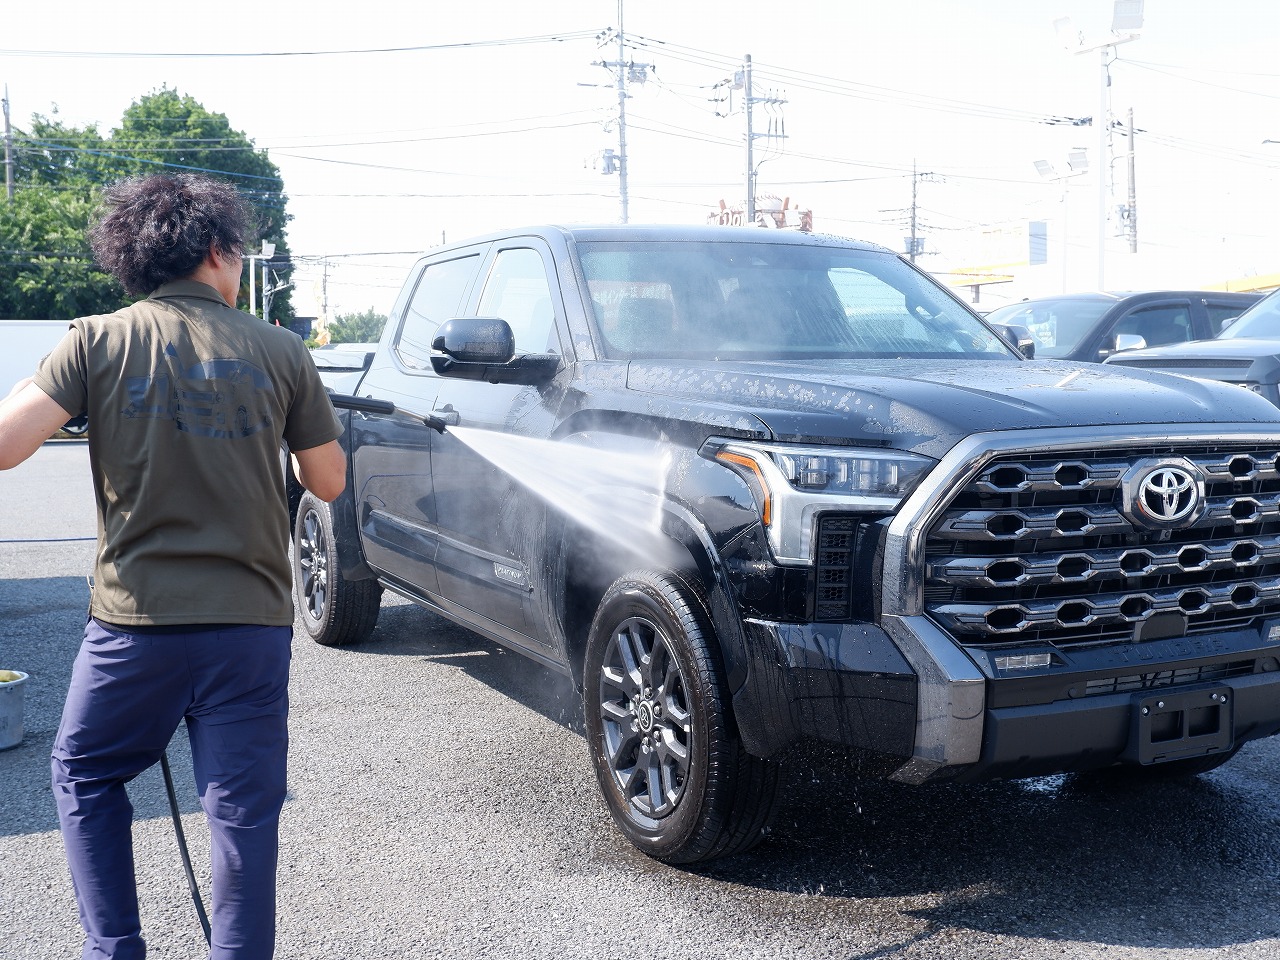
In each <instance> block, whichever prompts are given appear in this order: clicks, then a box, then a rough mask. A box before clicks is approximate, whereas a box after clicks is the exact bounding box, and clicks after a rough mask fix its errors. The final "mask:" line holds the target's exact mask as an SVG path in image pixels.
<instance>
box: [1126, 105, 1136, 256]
mask: <svg viewBox="0 0 1280 960" xmlns="http://www.w3.org/2000/svg"><path fill="white" fill-rule="evenodd" d="M1136 132H1137V131H1135V130H1134V128H1133V107H1130V108H1129V210H1128V217H1127V218H1126V220H1125V224H1126V227H1127V232H1128V234H1129V252H1130V253H1137V252H1138V186H1137V183H1136V181H1135V179H1134V178H1135V177H1136V175H1137V169H1138V167H1137V160H1136V157H1135V156H1134V155H1135V154H1136V153H1137V152H1138V141H1137V140H1136V139H1135V138H1134V134H1135V133H1136Z"/></svg>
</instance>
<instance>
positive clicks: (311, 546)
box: [298, 510, 329, 620]
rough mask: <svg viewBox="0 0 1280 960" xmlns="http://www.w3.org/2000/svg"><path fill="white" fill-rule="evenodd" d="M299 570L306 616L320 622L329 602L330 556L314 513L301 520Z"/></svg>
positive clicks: (322, 529) (308, 513) (310, 512)
mask: <svg viewBox="0 0 1280 960" xmlns="http://www.w3.org/2000/svg"><path fill="white" fill-rule="evenodd" d="M298 570H299V572H300V573H301V575H302V595H303V597H304V598H305V600H306V607H307V613H308V615H309V616H310V617H311V619H313V620H323V619H324V614H325V604H326V603H327V602H328V600H329V552H328V551H327V550H326V549H325V541H324V525H323V524H322V523H321V522H320V517H319V516H318V515H317V514H316V512H315V511H314V510H308V511H307V513H306V516H305V517H303V519H302V536H301V537H299V538H298Z"/></svg>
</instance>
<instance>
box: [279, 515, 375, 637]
mask: <svg viewBox="0 0 1280 960" xmlns="http://www.w3.org/2000/svg"><path fill="white" fill-rule="evenodd" d="M293 598H294V605H295V607H296V608H297V612H298V619H299V620H300V621H302V626H303V628H304V629H305V630H306V631H307V634H308V635H309V636H310V637H311V639H312V640H314V641H315V642H316V643H319V644H322V645H324V646H326V647H338V646H345V645H347V644H350V643H360V642H361V641H363V640H367V639H368V638H369V635H370V634H371V633H373V628H374V627H375V626H377V623H378V612H379V610H380V608H381V604H382V586H381V584H379V583H378V581H376V580H347V579H346V578H345V577H343V576H342V567H341V565H340V564H339V562H338V546H337V543H336V542H335V541H334V536H333V512H332V511H331V509H330V507H329V504H327V503H325V502H324V501H323V500H321V499H319V498H318V497H316V496H315V495H313V494H311V493H304V494H303V495H302V499H301V500H300V501H299V503H298V518H297V520H295V521H294V525H293Z"/></svg>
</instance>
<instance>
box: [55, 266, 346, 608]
mask: <svg viewBox="0 0 1280 960" xmlns="http://www.w3.org/2000/svg"><path fill="white" fill-rule="evenodd" d="M35 383H36V385H37V386H39V387H40V389H41V390H43V391H44V392H45V393H47V394H48V395H49V396H50V397H51V398H52V399H53V400H55V401H56V402H57V403H58V404H59V406H61V407H63V408H64V409H65V410H67V411H69V412H70V413H72V414H77V413H80V412H87V413H88V416H89V460H90V464H91V466H92V470H93V484H94V492H95V495H96V497H97V511H98V549H97V559H96V563H95V568H94V590H93V600H92V603H91V605H90V613H91V614H92V615H93V616H95V617H97V618H98V619H100V620H105V621H107V622H109V623H114V624H120V625H124V626H140V625H157V626H163V625H169V624H198V623H253V624H264V625H287V624H291V623H293V603H292V596H291V590H290V587H291V573H290V567H289V558H288V550H289V516H288V506H287V501H286V496H285V488H284V474H283V471H282V460H281V449H280V445H281V440H283V441H284V442H285V443H287V444H288V446H289V448H290V449H293V450H306V449H308V448H310V447H316V446H320V445H321V444H324V443H327V442H329V441H330V440H335V439H337V438H338V437H339V436H340V435H341V432H342V428H341V424H340V423H339V421H338V418H337V416H336V414H335V413H334V411H333V407H332V405H331V404H330V403H329V399H328V396H327V395H326V393H325V390H324V385H323V384H322V383H321V382H320V377H319V375H318V374H317V372H316V368H315V365H314V364H313V363H312V361H311V357H310V355H309V354H308V352H307V348H306V345H305V344H304V343H303V342H302V338H301V337H299V336H297V335H296V334H294V333H293V332H291V331H289V330H286V329H284V328H282V327H276V326H273V325H271V324H269V323H264V322H263V321H262V320H259V319H257V318H256V317H251V316H249V315H248V314H245V313H241V312H239V311H238V310H235V309H233V308H232V307H230V306H228V305H227V303H226V301H225V300H223V299H222V297H221V295H220V294H219V293H218V292H217V291H216V290H214V289H213V288H212V287H210V286H208V285H206V284H203V283H197V282H195V281H191V280H181V281H177V282H174V283H169V284H165V285H164V286H162V287H160V288H159V289H158V290H156V291H155V293H153V294H152V295H151V296H150V297H149V298H147V299H146V300H142V301H139V302H138V303H135V304H133V305H132V306H129V307H126V308H124V309H123V310H119V311H117V312H116V313H112V314H107V315H102V316H92V317H81V318H80V319H78V320H75V321H72V323H71V329H70V330H69V331H68V333H67V335H66V336H65V337H64V338H63V339H62V341H61V342H60V343H59V344H58V346H57V347H56V348H55V349H54V350H53V352H52V353H51V354H50V355H49V356H48V357H46V358H45V359H44V360H43V361H41V363H40V366H39V369H38V370H37V372H36V375H35Z"/></svg>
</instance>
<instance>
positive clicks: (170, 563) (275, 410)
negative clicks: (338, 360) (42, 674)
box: [0, 174, 346, 960]
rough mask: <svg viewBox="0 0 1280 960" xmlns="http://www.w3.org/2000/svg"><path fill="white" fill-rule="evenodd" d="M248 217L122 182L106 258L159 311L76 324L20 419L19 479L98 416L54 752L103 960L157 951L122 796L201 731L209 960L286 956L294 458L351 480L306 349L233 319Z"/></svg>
mask: <svg viewBox="0 0 1280 960" xmlns="http://www.w3.org/2000/svg"><path fill="white" fill-rule="evenodd" d="M248 222H249V211H248V208H247V206H246V205H245V203H244V201H243V200H242V199H241V197H240V196H239V195H238V194H237V193H236V191H235V190H234V189H233V188H232V187H230V186H229V185H227V184H226V183H223V182H221V181H217V180H213V179H210V178H207V177H201V176H194V175H185V174H184V175H157V176H150V177H145V178H140V179H135V180H129V181H124V182H122V183H120V184H117V185H115V186H113V187H111V188H109V189H108V190H107V191H106V193H105V197H104V208H103V212H102V215H101V217H100V219H99V220H98V221H97V222H96V223H95V225H94V226H93V228H92V231H91V241H92V246H93V250H94V255H95V257H96V259H97V261H98V262H99V263H100V264H101V265H102V266H103V267H104V268H106V269H107V270H109V271H110V272H111V273H112V274H113V275H114V276H115V277H116V278H117V279H118V280H119V281H120V283H121V284H122V285H123V286H124V288H125V290H126V291H127V292H128V293H129V294H130V295H132V296H142V297H145V299H143V300H140V301H138V302H137V303H134V304H133V305H132V306H130V307H126V308H125V309H123V310H120V311H117V312H116V313H114V314H110V315H107V316H95V317H83V318H80V319H78V320H75V321H74V322H72V324H71V328H70V330H69V332H68V333H67V335H66V337H65V338H64V339H63V340H62V341H61V342H60V343H59V345H58V346H57V347H56V348H55V349H54V350H53V352H52V353H51V354H50V355H49V356H48V357H46V358H45V359H44V360H43V361H42V362H41V364H40V366H39V368H38V370H37V371H36V373H35V375H34V377H32V378H30V379H29V380H26V381H24V382H23V383H21V384H19V385H18V386H17V387H16V388H15V389H14V391H13V392H12V393H11V394H10V395H9V397H8V398H6V399H5V400H4V402H3V403H2V404H0V469H8V468H11V467H14V466H16V465H18V464H20V463H22V462H23V461H24V460H26V459H27V458H28V457H29V456H31V455H32V454H33V453H34V452H35V451H36V450H37V449H38V448H39V446H40V445H41V444H42V443H43V442H44V441H45V440H47V439H48V438H49V437H51V436H52V435H53V434H54V433H55V432H56V431H57V429H58V428H59V427H60V426H61V425H62V424H63V423H65V422H66V421H67V420H68V419H69V418H71V417H72V416H74V415H77V414H80V413H82V412H84V413H87V414H88V417H89V423H90V429H89V456H90V464H91V469H92V472H93V482H94V491H95V496H96V499H97V509H98V545H97V556H96V562H95V566H94V589H93V597H92V601H91V603H90V607H89V619H88V621H87V623H86V626H85V633H84V640H83V643H82V645H81V648H80V652H79V655H78V656H77V658H76V661H75V665H74V667H73V671H72V678H71V685H70V690H69V692H68V695H67V701H66V706H65V708H64V711H63V717H62V724H61V727H60V728H59V731H58V734H57V738H56V740H55V743H54V748H53V757H52V775H53V790H54V796H55V799H56V801H57V805H58V813H59V818H60V821H61V825H62V833H63V837H64V841H65V844H66V850H67V860H68V864H69V866H70V870H71V876H72V879H73V882H74V885H75V890H76V897H77V901H78V903H79V910H80V918H81V922H82V925H83V926H84V930H85V937H86V940H85V946H84V951H83V956H84V957H85V958H108V957H109V958H115V960H133V958H141V957H143V956H145V952H146V947H145V943H144V941H143V939H142V933H141V928H140V922H139V915H138V904H137V892H136V888H135V883H134V873H133V852H132V838H131V821H132V808H131V806H130V804H129V800H128V796H127V794H126V792H125V784H126V783H128V782H129V781H130V780H132V779H133V778H134V777H136V776H137V775H138V774H139V773H141V772H142V771H143V770H145V769H146V768H148V767H150V766H151V765H153V764H154V763H155V762H156V761H157V760H159V758H160V757H161V754H162V753H163V751H164V749H165V746H166V745H167V744H168V742H169V740H170V738H171V736H172V735H173V733H174V731H175V730H176V728H177V725H178V723H179V722H180V721H183V720H185V722H186V725H187V732H188V736H189V738H190V741H191V751H192V759H193V762H194V766H195V776H196V781H197V785H198V787H199V790H200V795H201V802H202V805H203V807H204V810H205V814H206V816H207V817H208V820H209V826H210V832H211V843H212V855H211V866H212V873H213V916H212V938H211V945H210V953H209V956H210V957H211V958H215V960H231V958H234V960H259V958H267V957H270V956H271V955H272V953H273V950H274V939H275V880H276V859H277V846H278V825H279V815H280V809H281V806H282V805H283V802H284V796H285V754H286V745H287V727H286V719H287V711H288V698H287V683H288V670H289V658H290V642H291V639H292V624H293V606H292V601H291V596H290V582H291V578H290V570H289V560H288V542H289V518H288V510H287V506H286V500H285V491H284V478H283V476H282V471H281V469H280V463H279V450H280V445H281V442H282V441H283V442H284V443H286V444H287V445H288V447H289V449H290V450H291V451H292V455H293V457H294V470H295V473H296V475H297V477H298V479H299V480H300V481H301V482H302V484H303V485H304V486H305V487H307V488H308V489H309V490H311V491H312V492H313V493H314V494H315V495H316V496H318V497H320V498H321V499H323V500H332V499H333V498H334V497H336V496H337V495H338V494H339V493H340V492H341V491H342V489H343V486H344V485H345V475H346V465H345V458H344V456H343V453H342V450H341V448H340V447H339V445H338V443H337V437H338V436H339V435H340V433H341V426H340V424H339V422H338V420H337V418H336V416H335V415H334V413H333V409H332V406H331V405H330V403H329V400H328V398H327V396H326V394H325V391H324V388H323V385H322V384H321V382H320V379H319V377H318V375H317V373H316V370H315V367H314V365H313V364H312V363H311V361H310V358H309V356H308V354H307V351H306V348H305V346H304V344H303V342H302V340H301V339H300V338H299V337H297V336H296V335H294V334H293V333H292V332H290V331H288V330H284V329H282V328H279V327H274V326H272V325H270V324H266V323H263V322H262V321H260V320H258V319H256V318H254V317H251V316H249V315H247V314H243V313H240V312H238V311H236V310H235V309H234V304H235V301H236V294H237V292H238V290H239V285H240V276H241V271H242V264H241V251H242V248H243V245H244V241H245V237H246V232H247V229H248Z"/></svg>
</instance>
